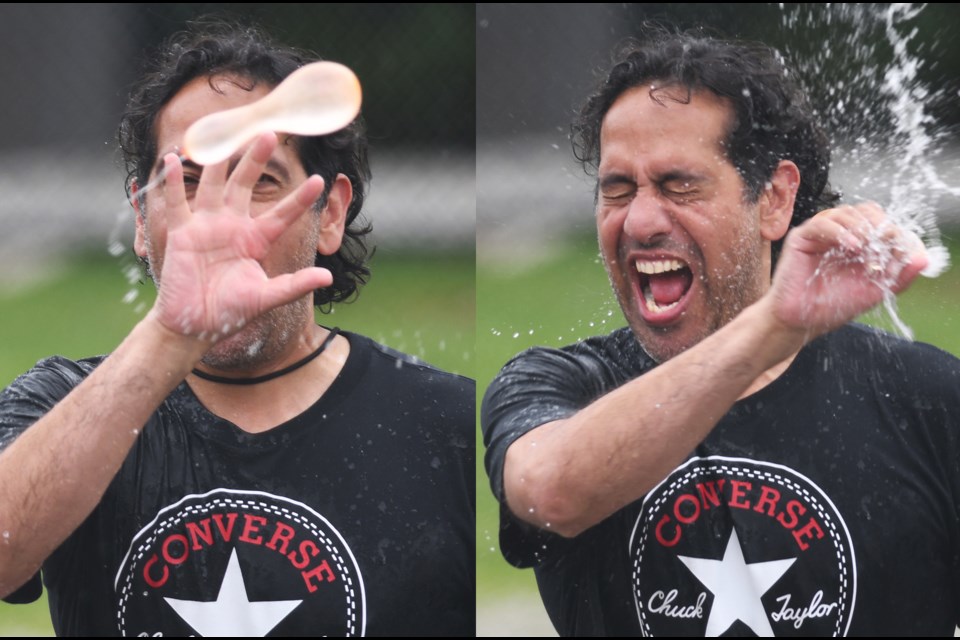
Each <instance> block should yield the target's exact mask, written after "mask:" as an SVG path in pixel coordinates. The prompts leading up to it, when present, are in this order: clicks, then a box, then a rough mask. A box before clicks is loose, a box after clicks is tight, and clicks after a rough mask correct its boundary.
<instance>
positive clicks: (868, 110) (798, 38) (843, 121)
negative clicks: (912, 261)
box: [780, 3, 960, 338]
mask: <svg viewBox="0 0 960 640" xmlns="http://www.w3.org/2000/svg"><path fill="white" fill-rule="evenodd" d="M925 6H926V5H922V4H912V3H900V4H890V5H874V4H831V5H809V4H804V5H780V7H781V10H782V11H783V23H784V25H785V26H786V27H787V29H788V30H789V31H790V32H791V33H792V34H793V39H792V40H791V41H790V43H788V44H787V45H786V46H785V49H786V51H787V53H788V57H789V58H790V59H791V60H793V62H794V63H795V64H796V65H797V66H798V71H799V73H800V75H801V77H802V78H804V80H805V84H806V85H807V87H809V88H810V89H812V91H813V94H814V102H815V104H818V105H819V109H820V111H819V113H818V115H820V116H821V117H822V118H823V121H824V123H825V125H826V126H827V128H828V130H829V131H830V133H831V135H832V141H831V142H832V146H833V147H834V149H835V150H836V151H835V154H834V161H833V171H832V172H831V173H832V176H831V178H832V181H833V182H834V183H835V184H836V185H839V186H841V187H842V188H843V191H844V200H845V201H848V202H856V201H864V200H872V201H876V202H879V203H880V204H881V205H882V206H883V207H884V209H885V210H886V212H887V214H888V216H889V217H890V219H891V220H892V221H894V222H895V223H896V224H897V225H899V226H900V227H902V228H904V229H906V230H907V231H909V232H910V233H911V234H913V235H915V236H917V237H918V238H919V239H920V241H921V242H922V243H923V245H924V246H925V248H926V251H927V255H928V257H929V259H930V264H929V266H928V267H927V268H926V269H925V270H924V272H923V274H924V275H926V276H928V277H935V276H938V275H940V274H941V273H943V272H944V271H945V270H946V269H947V268H948V266H949V254H948V252H947V250H946V248H945V247H944V246H943V243H942V239H941V236H940V230H939V227H938V220H937V216H936V211H937V210H938V208H944V207H943V203H944V201H945V200H946V199H947V198H957V197H960V187H956V186H951V185H950V184H948V182H947V181H946V180H945V179H944V178H943V177H942V175H941V174H942V170H943V161H942V157H943V151H944V150H945V145H946V142H947V133H948V130H947V129H946V128H945V127H939V126H938V123H937V122H936V119H935V118H934V117H933V115H932V114H933V113H934V112H935V109H936V107H937V106H938V105H939V104H944V103H946V102H947V101H949V100H952V95H953V93H954V90H952V89H951V88H950V87H948V86H944V87H941V88H939V89H937V90H932V89H931V88H930V87H929V86H928V85H927V84H926V83H925V82H924V80H923V79H922V76H923V73H922V72H923V71H924V69H925V67H927V66H928V65H929V62H928V61H927V60H926V59H924V58H923V57H921V56H920V52H921V51H923V50H924V49H926V52H927V53H929V51H930V50H931V48H933V47H935V46H936V43H918V42H917V35H918V30H917V28H916V23H917V20H918V17H919V16H920V15H921V13H922V11H923V9H924V7H925ZM824 32H827V33H829V34H830V37H829V39H828V41H827V46H823V43H824V38H823V33H824ZM815 34H816V36H818V37H815ZM809 47H816V49H814V50H810V49H809ZM927 58H929V56H927ZM881 235H882V234H880V233H878V234H877V237H876V238H875V240H874V242H872V243H871V247H869V249H870V250H871V251H868V253H869V254H870V255H869V256H868V257H867V259H868V260H872V261H875V262H876V261H878V260H879V263H878V269H877V274H876V277H874V278H872V279H873V280H874V282H875V283H876V284H877V285H878V286H881V287H882V288H883V289H884V290H885V292H886V293H885V297H884V309H885V310H886V312H887V314H888V315H889V317H890V322H891V324H892V325H893V328H894V329H895V330H896V331H897V332H898V333H900V334H902V335H903V336H905V337H907V338H912V332H911V331H910V329H909V327H907V326H906V325H905V324H904V323H903V322H902V321H901V320H900V318H899V316H898V314H897V308H896V298H895V296H894V295H893V293H892V292H890V285H891V284H892V282H893V278H892V277H890V274H891V273H895V270H891V269H889V268H888V262H889V257H888V258H886V259H883V258H882V256H881V255H880V254H882V253H884V252H886V251H887V248H886V243H885V242H884V241H883V239H882V238H881V237H880V236H881ZM905 244H909V241H907V242H905ZM903 248H904V249H908V248H909V247H907V246H904V247H903Z"/></svg>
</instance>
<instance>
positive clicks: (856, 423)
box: [482, 30, 960, 636]
mask: <svg viewBox="0 0 960 640" xmlns="http://www.w3.org/2000/svg"><path fill="white" fill-rule="evenodd" d="M648 35H649V39H647V40H645V41H643V42H634V43H630V44H629V45H627V46H626V47H625V48H624V49H623V50H622V51H620V52H619V53H618V55H616V57H615V60H614V63H613V65H612V66H611V68H610V70H609V72H608V74H607V75H606V77H605V78H604V80H603V81H602V82H601V84H600V86H599V87H598V89H597V90H596V92H595V93H594V94H593V95H592V96H591V97H590V98H589V100H588V101H587V103H586V105H585V106H584V108H583V109H582V111H581V114H580V118H579V119H578V120H577V122H576V123H575V125H574V145H575V152H576V154H577V157H578V158H579V159H580V160H581V161H582V162H583V164H584V165H585V168H586V169H587V170H588V171H589V172H591V173H595V174H596V177H597V189H596V222H597V230H598V237H599V241H600V249H601V254H602V256H603V259H604V263H605V266H606V268H607V272H608V274H609V278H610V282H611V284H612V286H613V289H614V291H615V293H616V294H617V298H618V300H619V303H620V306H621V308H622V310H623V314H624V316H625V318H626V324H627V325H628V326H627V327H624V328H622V329H618V330H616V331H614V332H612V333H611V334H609V335H605V336H597V337H592V338H589V339H586V340H583V341H582V342H578V343H577V344H574V345H570V346H568V347H564V348H562V349H547V348H536V349H531V350H529V351H527V352H525V353H522V354H520V355H519V356H517V357H516V358H514V359H513V360H512V361H511V362H509V363H508V364H507V365H506V366H505V367H504V368H503V370H502V371H501V372H500V374H499V376H498V377H497V378H496V379H495V380H494V381H493V383H492V384H491V385H490V387H489V388H488V390H487V394H486V397H485V399H484V403H483V409H482V421H483V426H484V436H485V441H486V444H487V446H488V449H487V454H486V462H487V471H488V473H489V475H490V481H491V485H492V488H493V491H494V493H495V494H496V496H497V498H498V499H499V500H500V502H501V505H502V509H501V528H500V543H501V549H502V551H503V553H504V555H505V557H506V558H507V560H508V561H510V562H511V563H513V564H515V565H517V566H520V567H533V568H534V570H535V572H536V575H537V582H538V585H539V588H540V592H541V595H542V596H543V599H544V604H545V605H546V608H547V612H548V613H549V614H550V617H551V620H552V621H553V623H554V625H555V626H556V628H557V629H558V631H560V633H561V634H563V635H576V636H596V635H612V636H632V635H640V634H643V635H681V636H698V635H708V636H718V635H724V634H727V635H763V636H769V635H784V634H798V633H799V634H803V635H844V634H847V633H850V634H854V635H887V634H898V633H899V634H902V635H932V634H950V633H952V632H953V629H954V625H955V624H956V622H957V617H956V613H957V611H958V610H960V609H958V605H960V526H958V522H960V519H958V513H960V502H958V501H957V496H958V495H960V493H958V491H960V467H958V464H957V461H958V460H960V428H958V425H957V416H958V415H960V364H958V362H957V360H956V359H955V358H953V357H951V356H949V355H948V354H945V353H942V352H940V351H938V350H936V349H934V348H933V347H930V346H929V345H920V344H914V343H911V342H908V341H905V340H899V339H896V338H893V337H891V336H889V335H886V334H883V333H881V332H878V331H875V330H872V329H868V328H866V327H863V326H859V325H854V324H848V323H849V322H850V321H851V320H852V319H853V318H855V317H856V316H857V315H858V314H860V313H862V312H864V311H866V310H868V309H870V308H871V307H873V306H874V305H876V304H878V303H879V302H880V301H881V300H882V299H883V296H884V295H889V294H891V293H896V292H899V291H902V290H903V289H905V288H906V287H907V286H909V285H910V283H911V282H912V281H913V280H914V279H915V278H916V277H917V275H918V274H919V273H920V271H921V270H922V269H923V268H924V267H925V266H926V265H927V263H928V258H927V256H926V253H925V251H924V250H923V248H922V246H921V245H919V242H918V241H917V240H916V238H911V237H910V236H909V235H908V234H906V233H905V232H903V231H902V230H900V229H898V228H897V227H896V226H894V225H893V224H891V223H890V222H889V221H888V220H887V219H886V217H885V215H884V213H883V211H882V210H881V209H880V208H879V207H878V206H877V205H875V204H870V203H864V204H859V205H855V206H837V205H836V201H837V197H836V196H835V195H834V194H833V193H832V192H831V191H830V190H829V188H828V186H827V174H828V170H829V165H830V154H829V146H828V144H827V140H826V137H825V135H824V134H823V132H822V130H821V128H820V127H819V126H818V123H817V117H816V113H815V112H814V111H813V109H812V108H811V107H810V105H809V103H808V101H807V100H806V98H805V95H804V93H803V92H802V91H801V89H800V87H799V85H798V84H797V82H796V81H795V80H794V78H793V75H792V73H791V72H790V71H789V70H788V69H787V68H786V66H785V64H784V61H783V59H782V57H781V56H780V55H779V54H778V53H777V52H775V51H773V50H771V49H770V48H768V47H765V46H761V45H752V44H745V43H739V42H730V41H725V40H720V39H717V38H713V37H708V36H704V35H703V34H702V33H700V32H689V33H675V32H670V31H667V30H651V32H650V33H649V34H648ZM788 231H789V233H788ZM774 266H776V269H775V270H774ZM771 274H772V277H771Z"/></svg>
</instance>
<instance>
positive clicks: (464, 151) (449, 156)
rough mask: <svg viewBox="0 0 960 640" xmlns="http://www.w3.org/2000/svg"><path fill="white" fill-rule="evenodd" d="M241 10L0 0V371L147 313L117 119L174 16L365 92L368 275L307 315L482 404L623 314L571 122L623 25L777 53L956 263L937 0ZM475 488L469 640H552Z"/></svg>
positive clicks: (952, 102)
mask: <svg viewBox="0 0 960 640" xmlns="http://www.w3.org/2000/svg"><path fill="white" fill-rule="evenodd" d="M239 6H240V5H224V4H203V3H200V4H185V3H181V4H178V3H174V4H159V3H155V4H150V3H148V4H138V5H133V4H112V5H107V4H86V5H66V4H59V5H58V4H45V5H9V4H7V5H2V6H0V38H2V39H0V42H2V43H3V44H2V45H0V48H2V49H0V50H2V51H3V53H4V55H3V56H0V72H2V76H0V77H3V78H4V80H5V83H6V84H5V91H4V93H3V98H2V99H0V193H2V195H3V197H2V198H0V331H2V335H4V336H5V338H6V339H5V340H3V341H2V342H0V384H2V385H6V384H7V383H9V381H11V380H12V379H13V378H14V377H15V376H16V375H18V374H20V373H22V372H23V371H25V370H27V369H28V368H29V367H30V366H32V365H33V363H34V362H35V361H36V360H38V359H39V358H42V357H45V356H47V355H50V354H53V353H61V354H64V355H67V356H70V357H83V356H87V355H90V354H94V353H104V352H107V351H109V350H111V349H112V348H113V347H114V346H115V345H116V344H117V343H118V342H119V341H120V340H121V339H122V337H123V336H124V335H126V333H127V332H128V331H129V329H130V328H131V327H132V326H133V324H135V323H136V322H137V321H138V319H139V318H141V317H142V314H143V312H144V310H145V309H146V308H149V305H150V303H151V301H152V285H151V284H149V283H147V284H140V282H139V281H140V280H141V279H142V277H141V276H140V274H139V271H138V269H137V266H136V263H135V261H134V260H133V258H132V253H131V251H130V237H131V233H132V228H133V215H132V212H131V211H130V209H129V206H128V205H127V204H126V202H125V200H124V196H123V189H122V180H123V172H122V171H121V168H120V166H119V162H118V156H117V155H116V153H115V128H116V125H117V122H118V120H119V116H120V113H121V111H122V107H123V104H124V101H125V96H126V90H127V88H128V87H129V85H130V83H131V82H133V80H134V79H135V78H137V77H138V69H139V63H140V61H141V60H142V58H143V56H144V55H145V54H146V52H149V50H150V49H152V48H153V47H155V46H156V45H157V44H158V43H159V42H160V41H161V40H162V39H163V38H164V37H165V36H166V35H168V34H170V33H172V32H174V31H177V30H179V29H181V28H182V27H183V26H184V24H185V23H186V22H187V21H188V20H189V19H191V18H192V17H195V16H197V15H201V14H209V13H217V14H227V15H231V9H232V15H233V17H237V14H238V13H239V14H240V17H242V18H243V19H248V20H254V21H257V22H259V23H260V24H261V25H262V26H264V27H265V28H266V30H267V31H269V32H271V33H272V34H273V35H274V36H275V37H276V38H277V39H278V40H279V41H281V42H284V43H286V44H290V45H294V46H299V47H303V48H307V49H311V50H314V51H316V52H317V53H319V54H321V55H322V56H323V57H325V58H328V59H332V60H337V61H339V62H343V63H344V64H346V65H348V66H350V67H351V68H353V69H354V71H355V72H356V73H357V74H358V76H359V77H360V80H361V82H362V84H363V86H364V99H365V102H364V108H363V109H364V117H365V119H366V122H367V126H368V131H369V134H370V140H371V155H372V164H373V173H374V180H373V183H372V189H371V196H370V199H369V201H368V204H367V206H366V207H365V212H366V215H367V216H368V217H369V218H370V219H371V220H372V221H373V223H374V229H375V239H376V244H377V245H378V251H377V253H376V255H375V257H374V259H373V263H372V267H373V272H374V276H373V279H372V280H371V282H370V283H369V284H368V285H367V286H366V287H365V288H364V290H363V292H362V294H361V295H360V298H359V300H358V301H357V302H356V303H353V304H348V305H341V306H340V307H338V308H337V309H336V310H335V312H334V314H333V317H332V318H326V319H324V321H325V322H329V323H332V324H338V325H340V326H342V327H344V328H349V329H351V330H355V331H360V332H362V333H366V334H368V335H371V336H372V337H374V338H376V339H379V340H381V341H382V342H385V343H387V344H389V345H391V346H393V347H396V348H399V349H402V350H405V351H408V352H410V353H413V354H415V355H418V356H420V357H422V358H424V359H426V360H427V361H430V362H433V363H434V364H437V365H439V366H441V367H443V368H446V369H449V370H452V371H456V372H459V373H462V374H465V375H470V376H475V377H476V378H477V379H478V383H479V384H478V394H479V395H482V393H483V391H484V389H485V386H486V384H487V383H488V382H489V380H490V379H491V378H492V377H493V376H494V375H495V374H496V371H497V370H498V369H499V367H500V366H502V364H503V363H504V362H506V361H507V360H508V359H509V358H510V357H512V356H513V355H514V354H516V353H517V352H519V351H521V350H523V349H524V348H526V347H528V346H532V345H535V344H545V345H551V346H559V345H565V344H569V343H572V342H575V341H576V340H578V339H581V338H584V337H587V336H589V335H594V334H597V333H601V332H607V331H610V330H612V329H614V328H616V327H619V326H621V325H622V316H621V314H620V310H619V308H618V307H617V305H616V304H615V302H614V301H613V298H612V295H611V294H610V292H609V285H608V283H607V280H606V276H605V274H604V272H603V267H602V265H601V264H600V261H599V259H598V256H597V248H596V239H595V230H594V222H593V214H592V211H593V202H592V191H593V180H592V178H590V177H588V176H585V175H584V174H583V172H582V170H581V169H580V168H579V167H578V166H577V165H576V164H575V163H574V161H573V158H572V155H571V153H570V144H569V139H568V131H569V123H570V121H571V119H572V117H573V115H574V113H575V111H576V109H577V108H578V107H579V105H580V103H581V102H582V100H583V99H584V97H585V96H586V95H587V94H588V93H589V92H590V90H591V88H592V87H593V86H594V84H595V83H596V81H597V80H598V78H599V76H598V75H597V73H598V71H599V70H601V69H604V68H605V67H606V65H607V62H608V60H609V53H610V51H611V49H612V47H613V45H614V44H615V43H616V42H618V41H620V40H622V39H623V38H624V37H627V36H629V35H631V34H633V33H635V32H636V30H637V27H638V25H639V24H640V23H641V22H643V21H644V20H646V19H650V18H659V19H661V20H662V21H664V22H666V23H668V24H675V25H678V26H680V27H690V26H694V25H705V26H708V27H710V28H713V29H715V30H716V31H718V32H719V33H721V34H724V35H729V36H734V37H741V38H747V39H755V40H760V41H763V42H766V43H769V44H772V45H774V46H777V47H779V48H780V49H781V50H782V51H783V53H784V54H785V55H786V56H787V57H788V59H789V60H790V61H791V62H792V63H793V66H794V67H795V68H797V69H798V70H799V72H800V73H801V75H802V76H803V78H804V80H805V83H806V85H807V87H808V89H809V90H810V91H811V93H812V94H813V95H814V97H815V98H816V100H817V101H818V103H819V105H820V106H819V108H820V110H821V113H822V115H823V118H824V123H825V124H826V125H827V127H828V129H829V130H830V133H831V135H832V136H833V138H834V142H835V143H836V146H837V147H838V148H839V149H840V150H841V153H838V155H837V156H836V157H835V163H834V165H835V166H834V169H835V172H834V173H835V179H834V182H835V186H840V187H841V188H842V189H843V190H844V191H845V192H846V193H847V194H848V197H849V198H851V199H855V198H857V197H871V198H876V199H878V200H880V201H881V202H882V203H883V204H886V205H890V204H891V203H894V204H895V205H896V207H897V209H898V211H899V210H900V209H902V215H903V216H905V217H907V218H916V219H921V227H922V229H921V230H922V231H923V232H924V235H925V236H926V238H927V241H928V242H929V243H931V244H932V243H936V242H938V241H942V242H943V244H944V245H945V246H946V247H947V249H948V250H949V251H950V252H951V254H952V256H953V263H954V264H956V263H957V261H958V260H960V254H958V247H960V244H958V242H957V241H956V236H957V235H958V226H957V225H958V217H957V213H958V212H960V206H958V198H957V192H958V189H960V159H958V157H960V150H958V144H957V127H958V123H960V109H958V105H960V100H958V99H957V98H958V90H960V82H958V78H960V39H957V38H956V37H955V36H954V35H953V34H955V33H956V32H957V27H958V26H960V10H958V9H957V7H956V5H952V4H929V5H926V6H924V7H923V8H922V9H917V10H916V12H915V13H912V10H911V6H912V5H897V7H900V8H898V9H894V8H891V7H892V5H853V6H850V7H847V6H845V5H838V4H834V5H830V6H825V5H820V4H767V5H761V4H729V3H728V4H703V3H691V4H642V5H641V4H635V5H634V4H591V5H587V4H568V5H524V4H509V5H507V4H480V5H476V6H474V5H422V4H403V5H389V6H388V5H378V4H373V5H359V4H358V5H301V4H271V5H265V4H246V5H242V9H236V7H239ZM477 96H479V100H480V103H479V106H477V105H476V97H477ZM913 106H919V107H921V108H922V109H921V113H919V114H918V113H916V111H911V108H912V107H913ZM911 122H916V126H913V125H911V124H910V123H911ZM921 133H923V134H925V135H927V136H928V137H926V138H924V136H923V135H921ZM911 141H913V142H916V143H917V144H914V145H913V146H912V147H910V145H909V143H910V142H911ZM928 161H929V164H926V163H927V162H928ZM911 168H921V169H923V170H924V171H923V172H921V174H922V175H919V176H918V175H917V174H916V173H911V172H910V171H909V170H910V169H911ZM928 169H929V170H928ZM930 175H932V176H934V177H936V179H937V180H939V181H940V184H936V183H932V182H931V181H930V180H929V179H928V178H929V176H930ZM925 176H927V177H925ZM895 187H896V188H895ZM894 192H895V193H894ZM927 212H933V213H935V214H936V215H935V218H934V221H931V220H928V219H925V218H924V214H925V213H927ZM475 222H476V229H475V228H474V224H475ZM937 230H939V231H940V232H942V238H940V240H938V238H937V233H936V231H937ZM475 234H476V236H475ZM475 237H476V245H475V244H474V238H475ZM113 240H117V241H118V242H120V243H121V245H122V250H121V251H120V253H119V255H117V256H114V255H111V254H110V253H109V252H108V250H107V247H108V245H110V244H111V243H112V241H113ZM475 269H476V273H475ZM957 274H958V270H957V269H956V268H954V269H951V270H949V271H947V272H946V273H945V274H944V275H943V276H941V277H939V278H937V279H934V280H922V281H921V282H919V283H918V284H917V285H916V286H915V287H914V288H913V289H911V291H910V292H908V293H907V294H906V295H905V296H903V297H902V298H901V300H900V315H901V316H902V317H903V319H904V321H905V322H906V323H907V324H909V325H910V326H911V327H912V328H913V329H914V331H915V332H916V334H917V337H918V339H922V340H924V341H926V342H931V343H934V344H937V345H938V346H941V347H942V348H945V349H947V350H948V351H951V352H953V353H955V354H960V277H958V275H957ZM475 286H476V289H475ZM868 320H869V321H871V322H875V323H878V324H881V325H884V326H891V323H890V321H889V318H888V316H886V315H884V314H877V315H874V316H872V317H870V318H868ZM475 328H476V330H477V331H476V334H475ZM478 447H480V449H478V451H480V452H482V443H481V442H480V440H479V437H478ZM477 481H478V484H477V486H478V492H477V494H478V506H477V568H478V594H477V597H478V632H479V635H547V634H550V633H552V627H551V626H550V624H549V622H548V621H547V620H546V616H545V614H544V613H543V608H542V605H541V604H540V600H539V596H538V595H537V594H536V587H535V585H534V581H533V574H532V572H530V571H518V570H515V569H512V568H510V567H508V566H507V565H506V564H505V563H504V562H503V560H502V559H501V556H500V553H499V544H498V540H497V507H496V504H495V502H494V501H493V499H492V497H490V495H489V490H488V489H487V481H486V475H485V473H484V472H483V470H482V464H481V463H480V460H479V459H478V468H477ZM50 632H51V628H50V625H49V621H48V613H47V611H46V606H45V604H44V603H43V602H41V603H38V604H37V605H32V606H17V607H13V606H9V605H3V604H0V635H35V634H49V633H50Z"/></svg>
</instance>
